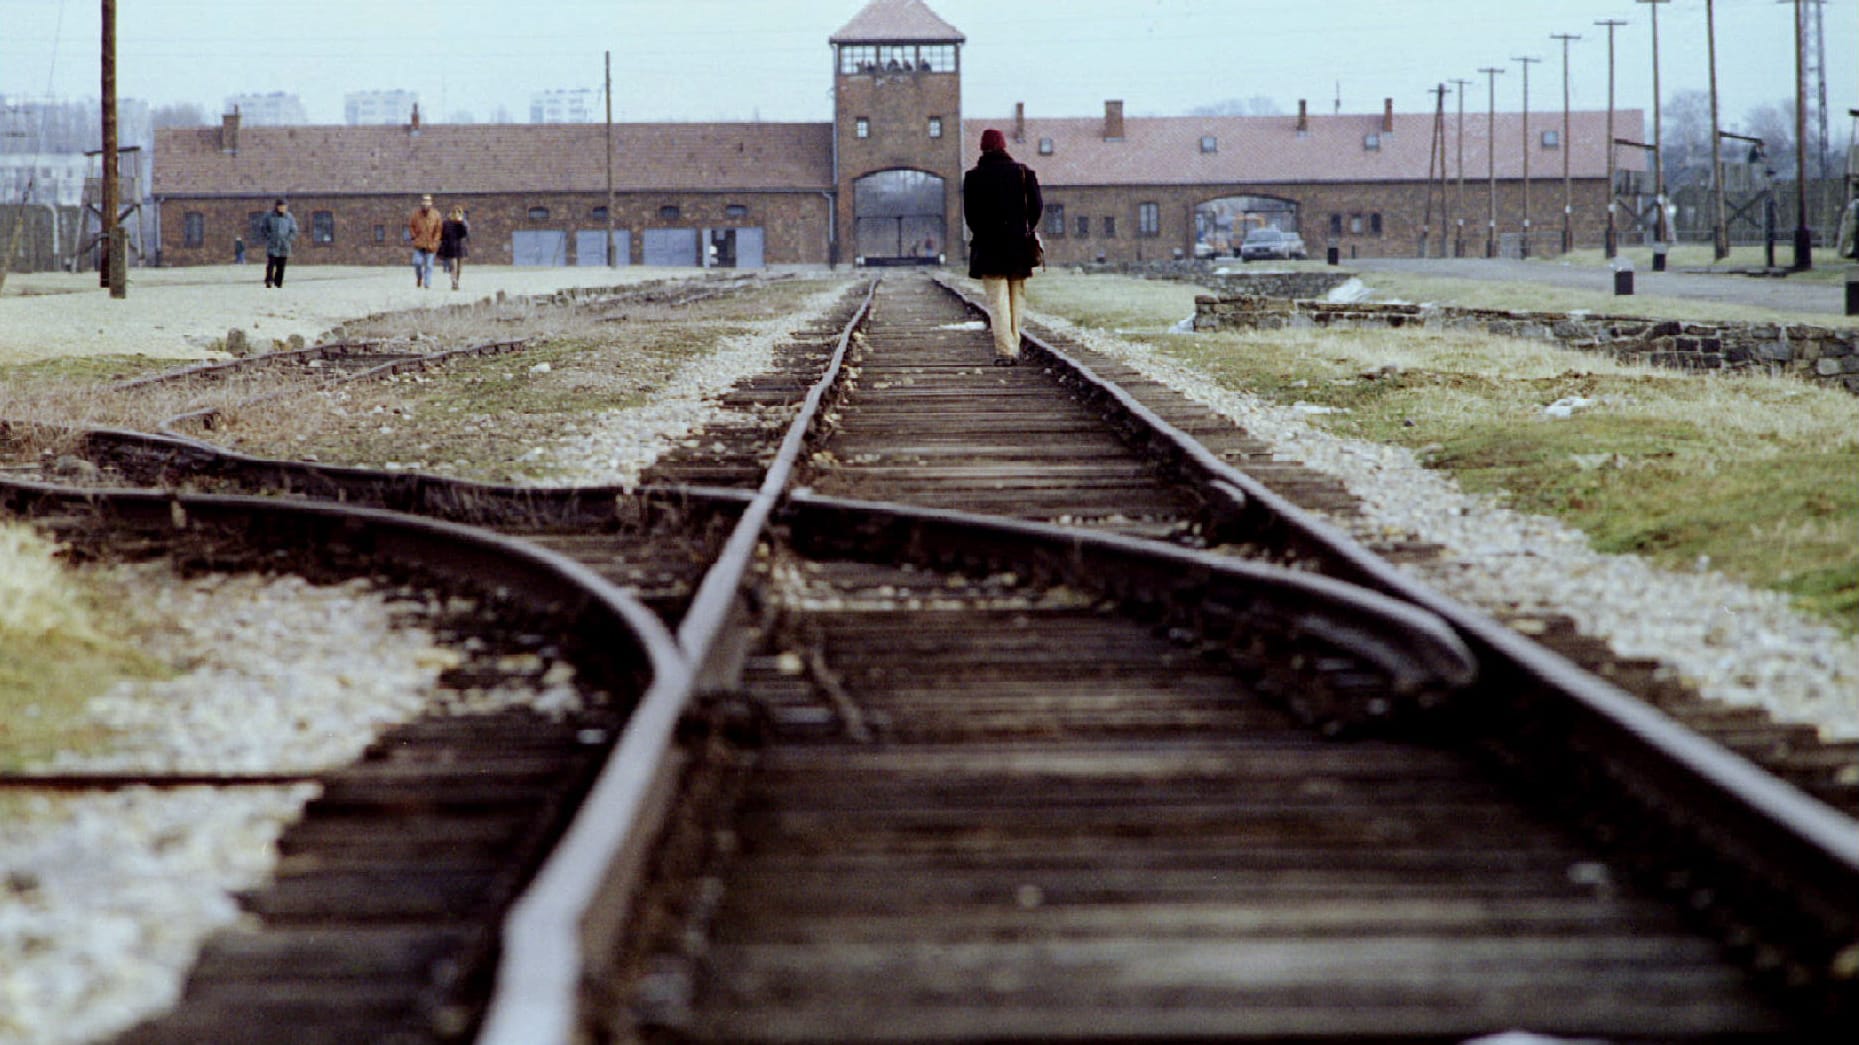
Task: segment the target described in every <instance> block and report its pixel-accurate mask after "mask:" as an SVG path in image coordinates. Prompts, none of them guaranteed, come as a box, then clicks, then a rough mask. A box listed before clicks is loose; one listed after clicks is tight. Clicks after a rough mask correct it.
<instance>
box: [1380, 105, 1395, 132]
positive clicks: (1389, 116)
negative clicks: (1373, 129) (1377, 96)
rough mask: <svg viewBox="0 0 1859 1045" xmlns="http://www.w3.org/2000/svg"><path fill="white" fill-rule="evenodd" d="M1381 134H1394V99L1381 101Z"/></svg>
mask: <svg viewBox="0 0 1859 1045" xmlns="http://www.w3.org/2000/svg"><path fill="white" fill-rule="evenodd" d="M1381 133H1383V134H1393V133H1394V99H1392V98H1383V99H1382V100H1381Z"/></svg>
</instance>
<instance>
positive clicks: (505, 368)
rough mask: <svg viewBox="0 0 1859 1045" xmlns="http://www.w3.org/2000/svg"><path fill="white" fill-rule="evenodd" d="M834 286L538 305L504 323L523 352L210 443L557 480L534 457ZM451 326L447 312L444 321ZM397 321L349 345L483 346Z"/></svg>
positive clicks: (265, 413)
mask: <svg viewBox="0 0 1859 1045" xmlns="http://www.w3.org/2000/svg"><path fill="white" fill-rule="evenodd" d="M829 285H830V284H829V283H826V282H822V281H819V280H803V279H795V280H783V281H779V282H772V283H766V284H759V285H756V286H753V287H751V288H748V289H746V290H742V291H740V292H736V293H731V294H727V295H724V296H719V297H716V298H713V299H707V300H704V301H700V302H697V303H694V304H691V305H688V306H681V305H674V304H667V303H663V302H632V301H628V302H621V303H618V304H616V305H614V306H612V307H606V308H586V307H582V308H566V307H560V306H531V307H529V308H527V309H525V310H523V311H521V312H518V313H513V314H508V315H504V316H501V317H499V320H498V325H497V328H496V329H497V337H498V338H499V339H506V338H508V339H514V338H519V337H521V338H529V339H530V347H528V348H526V349H525V350H524V351H523V352H522V353H520V354H517V355H503V356H492V357H485V358H473V359H461V360H458V361H456V362H452V363H449V364H447V365H446V366H444V367H443V368H440V369H435V370H432V371H426V372H419V373H413V374H407V375H402V376H398V377H394V378H390V379H387V380H383V381H375V382H366V383H355V384H350V385H343V386H339V387H335V388H331V389H328V390H326V391H323V392H320V393H318V394H315V395H311V396H304V397H298V398H295V399H290V400H271V401H267V402H263V403H257V404H253V405H251V406H246V407H240V408H237V409H234V410H231V411H229V412H228V413H227V414H225V415H224V416H223V417H222V418H221V421H220V423H219V424H218V425H217V426H216V428H215V431H214V432H213V433H211V435H212V438H214V439H215V440H217V441H220V442H223V443H225V444H227V445H229V446H231V447H233V448H235V449H237V450H239V451H241V452H243V453H251V454H256V455H259V456H266V457H287V458H296V459H309V460H316V461H321V462H324V463H343V464H352V465H359V466H364V467H394V468H408V469H415V470H419V471H425V472H432V473H435V474H441V475H447V476H451V477H454V478H462V479H472V480H477V481H482V482H495V483H529V482H539V481H548V480H550V479H551V478H553V477H554V476H555V475H556V474H557V471H556V469H555V468H554V466H552V465H551V464H550V463H549V461H548V459H547V456H548V455H547V453H546V452H544V453H538V452H537V451H538V450H539V449H546V448H547V447H550V446H552V445H554V444H556V443H558V442H559V441H561V440H563V439H565V438H570V437H573V436H574V435H576V434H577V433H579V432H581V431H582V430H583V429H584V428H586V427H587V426H588V425H590V424H593V423H595V422H597V420H598V419H599V417H600V416H601V415H603V414H606V413H610V412H613V411H618V410H624V409H627V408H630V407H635V406H638V405H641V404H643V403H645V402H647V401H649V400H650V399H651V397H652V396H653V395H654V394H655V393H656V392H658V391H659V390H661V389H663V388H665V387H666V386H667V385H668V384H670V383H671V382H672V381H673V379H674V378H676V377H677V376H678V374H679V373H681V372H682V371H683V369H684V368H686V367H688V366H692V365H700V364H701V360H702V359H703V358H704V357H705V356H707V355H709V354H711V353H713V352H715V351H716V350H717V348H718V347H719V346H720V345H722V344H723V343H724V341H725V340H727V339H730V338H737V337H742V336H745V335H747V334H749V333H750V332H751V324H752V323H755V322H761V321H765V320H767V319H768V318H769V317H773V316H781V315H785V314H788V313H791V312H792V311H794V310H795V309H796V308H798V307H799V306H800V304H801V302H802V301H804V300H805V299H806V298H808V297H810V296H812V295H815V294H818V293H820V291H821V290H822V289H823V288H825V287H827V286H829ZM440 318H441V320H444V319H445V318H446V317H440ZM425 320H426V317H423V316H397V317H386V318H383V319H380V320H373V321H370V322H368V323H361V324H350V325H349V326H348V327H347V328H346V332H347V333H348V334H349V336H352V337H399V336H405V334H406V331H407V330H408V329H409V327H408V326H407V324H415V325H416V326H417V331H418V335H419V336H420V337H422V338H429V339H431V341H432V342H433V343H434V344H436V345H442V346H443V345H447V344H450V343H452V342H467V341H469V340H470V339H472V338H474V337H475V338H476V339H478V340H482V339H483V337H484V331H485V325H484V321H483V319H481V318H480V319H479V320H477V322H476V323H475V324H474V323H471V322H469V320H468V317H451V325H447V324H446V323H445V322H434V323H428V322H426V321H425Z"/></svg>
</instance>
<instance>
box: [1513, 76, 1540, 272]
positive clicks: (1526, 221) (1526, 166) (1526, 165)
mask: <svg viewBox="0 0 1859 1045" xmlns="http://www.w3.org/2000/svg"><path fill="white" fill-rule="evenodd" d="M1511 61H1513V62H1517V63H1520V64H1521V65H1522V66H1523V256H1524V257H1526V258H1527V257H1529V256H1530V66H1532V65H1534V64H1536V63H1537V62H1540V61H1542V59H1541V58H1512V59H1511Z"/></svg>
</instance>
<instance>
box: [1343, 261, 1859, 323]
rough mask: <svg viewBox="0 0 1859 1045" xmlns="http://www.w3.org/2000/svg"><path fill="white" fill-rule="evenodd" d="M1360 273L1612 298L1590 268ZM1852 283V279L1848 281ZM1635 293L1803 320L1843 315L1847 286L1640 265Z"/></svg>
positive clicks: (1466, 265)
mask: <svg viewBox="0 0 1859 1045" xmlns="http://www.w3.org/2000/svg"><path fill="white" fill-rule="evenodd" d="M1348 266H1349V267H1350V268H1353V269H1356V270H1358V271H1361V272H1410V273H1415V274H1418V275H1426V276H1441V277H1445V278H1448V279H1469V280H1482V281H1510V282H1531V283H1545V284H1550V285H1553V286H1558V287H1570V288H1574V289H1578V290H1592V291H1595V292H1598V293H1612V291H1613V286H1614V274H1613V272H1612V271H1610V270H1608V269H1605V268H1598V267H1595V266H1592V265H1564V264H1559V263H1557V262H1555V261H1516V260H1510V259H1504V258H1495V259H1487V258H1361V259H1358V260H1352V261H1350V262H1349V263H1348ZM1849 278H1850V277H1849ZM1633 280H1634V291H1635V292H1636V293H1638V294H1644V295H1647V296H1657V297H1668V298H1694V299H1697V300H1701V301H1715V302H1721V303H1725V304H1736V305H1753V306H1757V307H1761V308H1772V309H1779V310H1783V311H1788V312H1794V313H1798V314H1801V315H1833V316H1839V315H1843V314H1844V313H1845V310H1846V304H1845V303H1846V288H1845V285H1844V283H1843V282H1840V281H1835V282H1819V281H1815V282H1808V281H1805V280H1801V279H1794V278H1787V277H1781V278H1777V277H1757V276H1743V275H1733V274H1730V273H1711V274H1703V273H1690V272H1677V271H1668V272H1652V271H1649V270H1648V268H1647V266H1645V265H1636V266H1635V271H1634V275H1633Z"/></svg>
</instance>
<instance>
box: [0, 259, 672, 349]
mask: <svg viewBox="0 0 1859 1045" xmlns="http://www.w3.org/2000/svg"><path fill="white" fill-rule="evenodd" d="M691 275H692V271H691V270H690V269H664V268H646V267H642V266H635V267H629V268H620V269H604V268H514V267H511V266H508V265H468V266H466V268H465V270H464V273H463V279H462V281H461V282H462V289H460V290H456V291H454V290H451V289H449V288H443V287H437V286H435V287H432V288H430V289H425V290H422V289H420V288H419V287H416V286H415V285H414V283H413V275H412V272H411V271H410V270H404V269H400V268H392V269H383V268H359V267H341V266H316V265H306V266H303V267H301V268H292V269H290V270H289V272H288V273H287V274H286V278H285V283H284V286H283V287H282V288H280V289H276V290H270V289H266V288H265V286H264V282H263V281H264V266H263V265H258V266H252V265H209V266H202V267H198V268H172V269H136V270H134V271H133V272H132V273H131V275H130V279H129V289H128V293H127V294H126V295H125V296H124V297H122V298H112V297H110V294H109V291H107V290H104V289H102V288H100V287H98V286H97V276H96V273H80V274H77V275H70V274H66V273H30V274H23V275H21V274H15V275H11V276H8V277H7V280H6V288H5V293H4V295H0V365H4V364H9V363H29V362H33V361H35V360H40V359H50V358H57V357H62V356H94V355H137V354H140V355H146V356H152V357H155V358H158V359H196V358H200V357H201V356H203V355H206V354H209V353H210V351H211V350H212V347H213V346H214V345H215V344H216V343H219V342H223V340H224V339H225V337H226V334H227V332H228V331H230V330H234V329H238V330H242V331H244V332H245V336H246V339H247V341H248V342H250V344H251V345H252V346H253V348H254V349H267V348H269V347H270V346H271V343H272V342H274V341H288V340H289V339H290V337H291V336H292V335H296V336H299V337H302V338H303V339H304V340H305V341H306V342H308V343H310V344H315V343H316V342H317V341H318V340H319V339H321V338H322V337H323V335H324V334H325V333H326V332H328V331H329V330H330V329H332V328H334V327H335V326H337V325H339V324H341V323H342V322H344V321H345V320H351V319H358V318H360V317H363V316H368V315H373V314H375V313H378V312H398V311H401V310H403V309H414V308H434V307H438V306H443V305H455V304H459V303H461V302H469V301H476V300H478V299H480V298H485V297H490V296H493V295H495V294H497V293H498V292H499V291H501V292H503V293H505V294H509V295H512V296H521V295H526V294H547V293H551V292H553V291H556V290H561V289H564V288H567V287H604V286H618V285H621V284H625V283H639V282H644V281H647V280H653V279H666V278H688V277H690V276H691ZM439 282H443V281H439Z"/></svg>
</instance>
